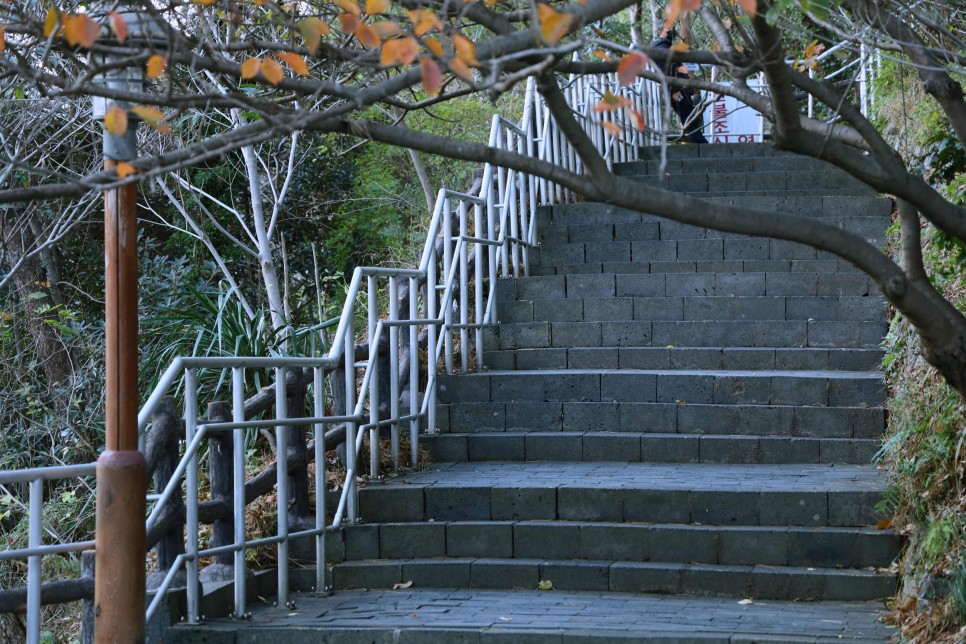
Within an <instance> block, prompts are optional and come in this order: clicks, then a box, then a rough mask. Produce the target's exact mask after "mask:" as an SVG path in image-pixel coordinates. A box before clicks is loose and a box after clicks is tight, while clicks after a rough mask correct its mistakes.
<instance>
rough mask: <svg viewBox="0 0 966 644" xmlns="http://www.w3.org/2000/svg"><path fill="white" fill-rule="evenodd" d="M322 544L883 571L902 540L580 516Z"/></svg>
mask: <svg viewBox="0 0 966 644" xmlns="http://www.w3.org/2000/svg"><path fill="white" fill-rule="evenodd" d="M333 536H334V537H335V539H333V540H331V541H329V542H327V546H328V549H329V552H330V554H331V555H334V557H332V558H333V559H334V563H341V562H342V561H359V560H365V559H429V558H433V557H470V558H499V559H555V560H563V559H574V560H586V559H597V560H601V559H603V560H608V561H650V562H664V563H684V564H692V563H696V564H711V565H722V566H748V565H766V566H792V567H816V568H817V567H822V566H827V567H840V568H888V567H889V566H891V565H892V563H893V561H895V560H896V558H897V557H898V556H899V552H900V549H901V539H900V537H899V535H898V534H896V533H895V532H893V531H892V530H876V529H875V528H787V527H781V526H752V527H747V526H705V525H687V524H675V523H651V524H641V523H606V522H579V521H528V520H520V521H517V520H508V521H452V522H446V521H435V522H432V523H382V524H356V525H350V526H347V527H346V528H345V530H343V531H341V532H339V533H337V534H335V535H333Z"/></svg>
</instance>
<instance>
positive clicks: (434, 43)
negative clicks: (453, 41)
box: [423, 38, 443, 58]
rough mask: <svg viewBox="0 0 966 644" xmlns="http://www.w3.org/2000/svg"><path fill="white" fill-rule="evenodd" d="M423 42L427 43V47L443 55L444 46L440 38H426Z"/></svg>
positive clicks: (440, 55) (439, 55)
mask: <svg viewBox="0 0 966 644" xmlns="http://www.w3.org/2000/svg"><path fill="white" fill-rule="evenodd" d="M423 44H424V45H426V49H428V50H429V51H431V52H433V53H434V54H436V55H437V56H438V57H440V58H442V57H443V46H442V45H441V44H440V42H439V39H438V38H426V39H424V40H423Z"/></svg>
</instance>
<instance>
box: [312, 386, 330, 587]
mask: <svg viewBox="0 0 966 644" xmlns="http://www.w3.org/2000/svg"><path fill="white" fill-rule="evenodd" d="M312 375H313V380H312V394H313V401H312V402H313V409H312V414H313V415H314V416H315V417H316V418H321V417H322V416H325V387H324V383H325V374H324V373H323V369H322V367H315V368H314V369H313V370H312ZM312 438H313V440H314V441H315V529H316V530H317V531H318V534H317V535H316V536H315V590H316V591H318V592H320V593H324V592H327V591H328V589H329V584H328V581H327V580H326V578H325V571H326V569H327V566H326V563H327V562H326V555H325V537H326V535H325V532H323V531H322V530H323V529H324V528H325V526H326V523H327V519H326V516H325V492H326V489H325V487H326V486H325V425H324V424H322V423H315V424H314V425H313V426H312Z"/></svg>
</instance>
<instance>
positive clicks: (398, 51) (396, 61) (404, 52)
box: [379, 36, 419, 67]
mask: <svg viewBox="0 0 966 644" xmlns="http://www.w3.org/2000/svg"><path fill="white" fill-rule="evenodd" d="M417 56H419V43H418V42H416V39H415V38H413V37H411V36H410V37H408V38H396V39H393V40H389V41H387V42H386V44H384V45H383V46H382V52H381V53H380V54H379V64H380V65H382V66H383V67H392V66H393V65H400V64H401V65H410V64H412V62H413V61H414V60H416V57H417Z"/></svg>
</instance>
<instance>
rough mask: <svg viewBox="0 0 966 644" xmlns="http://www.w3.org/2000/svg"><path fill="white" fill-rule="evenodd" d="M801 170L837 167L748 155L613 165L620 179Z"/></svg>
mask: <svg viewBox="0 0 966 644" xmlns="http://www.w3.org/2000/svg"><path fill="white" fill-rule="evenodd" d="M789 170H794V171H804V170H833V171H839V172H842V170H841V169H840V168H838V167H837V166H834V165H832V164H831V163H828V162H826V161H823V160H821V159H815V158H812V157H806V156H798V155H784V156H774V155H772V156H750V157H738V158H735V157H705V158H700V157H698V158H680V157H674V158H668V159H666V160H665V163H664V164H663V167H662V164H661V161H660V159H645V160H642V161H628V162H624V163H615V164H614V172H615V173H616V174H618V175H620V176H638V175H656V174H672V175H676V174H719V173H724V174H727V173H735V172H778V171H789Z"/></svg>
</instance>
